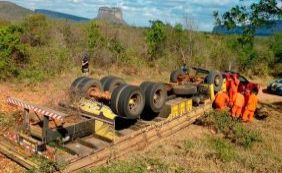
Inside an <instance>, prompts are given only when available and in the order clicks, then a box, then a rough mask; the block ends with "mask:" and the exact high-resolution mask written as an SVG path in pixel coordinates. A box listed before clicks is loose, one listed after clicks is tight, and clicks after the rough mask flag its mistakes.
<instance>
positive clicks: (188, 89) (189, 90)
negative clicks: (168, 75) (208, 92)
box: [172, 85, 198, 96]
mask: <svg viewBox="0 0 282 173" xmlns="http://www.w3.org/2000/svg"><path fill="white" fill-rule="evenodd" d="M172 90H173V93H174V94H175V95H177V96H191V95H195V94H197V92H198V89H197V86H195V85H179V86H173V89H172Z"/></svg>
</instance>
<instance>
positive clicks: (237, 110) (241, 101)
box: [231, 92, 245, 118]
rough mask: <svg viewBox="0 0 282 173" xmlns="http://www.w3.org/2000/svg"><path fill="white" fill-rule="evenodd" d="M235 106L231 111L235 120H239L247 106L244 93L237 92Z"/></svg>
mask: <svg viewBox="0 0 282 173" xmlns="http://www.w3.org/2000/svg"><path fill="white" fill-rule="evenodd" d="M233 99H234V101H233V103H234V104H233V106H232V109H231V115H232V117H234V118H239V117H240V116H241V114H242V109H243V107H244V105H245V97H244V95H243V94H242V93H240V92H237V93H236V94H235V96H234V97H233Z"/></svg>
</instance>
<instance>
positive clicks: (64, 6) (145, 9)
mask: <svg viewBox="0 0 282 173" xmlns="http://www.w3.org/2000/svg"><path fill="white" fill-rule="evenodd" d="M10 1H11V2H14V3H17V4H18V5H21V6H24V7H26V8H29V9H33V10H34V9H38V8H41V9H48V10H54V11H58V12H63V13H69V14H73V15H78V16H82V17H87V18H95V17H96V16H97V12H98V9H99V7H102V6H109V7H116V6H118V7H121V8H122V9H123V16H124V19H125V20H126V22H127V23H128V24H130V25H136V26H148V25H149V20H156V19H160V20H162V21H164V22H166V23H171V24H173V25H174V24H175V23H182V24H184V25H186V24H185V23H187V22H185V21H188V23H189V26H191V25H192V28H193V29H195V30H201V31H211V30H212V28H213V24H214V20H213V16H212V13H213V11H215V10H216V11H219V12H223V11H226V10H228V9H230V8H231V7H232V6H234V5H236V4H237V3H238V2H239V0H10Z"/></svg>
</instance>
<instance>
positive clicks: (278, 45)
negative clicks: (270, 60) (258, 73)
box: [271, 32, 282, 63]
mask: <svg viewBox="0 0 282 173" xmlns="http://www.w3.org/2000/svg"><path fill="white" fill-rule="evenodd" d="M271 49H272V51H273V53H274V56H275V63H282V32H280V33H277V34H275V35H274V36H273V38H272V43H271Z"/></svg>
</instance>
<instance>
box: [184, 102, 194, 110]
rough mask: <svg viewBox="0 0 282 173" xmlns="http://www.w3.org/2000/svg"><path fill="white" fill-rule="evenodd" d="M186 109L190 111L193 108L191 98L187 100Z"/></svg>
mask: <svg viewBox="0 0 282 173" xmlns="http://www.w3.org/2000/svg"><path fill="white" fill-rule="evenodd" d="M185 103H186V111H187V112H190V111H192V108H193V102H192V100H191V99H189V100H187V101H186V102H185Z"/></svg>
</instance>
